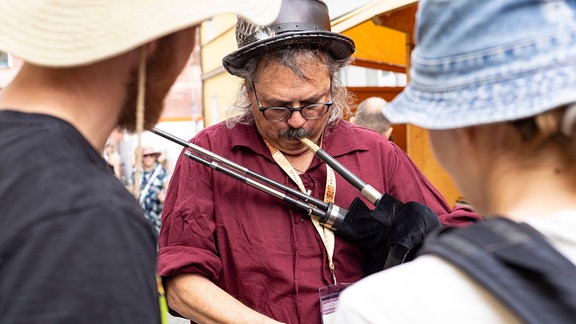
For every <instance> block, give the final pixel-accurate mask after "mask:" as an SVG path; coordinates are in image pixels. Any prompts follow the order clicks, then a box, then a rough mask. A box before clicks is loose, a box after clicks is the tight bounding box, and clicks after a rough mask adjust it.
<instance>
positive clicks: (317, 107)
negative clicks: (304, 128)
mask: <svg viewBox="0 0 576 324" xmlns="http://www.w3.org/2000/svg"><path fill="white" fill-rule="evenodd" d="M326 112H328V105H327V104H325V103H316V104H311V105H308V106H305V107H303V108H302V111H301V114H302V117H304V118H306V119H318V118H320V117H322V116H324V115H325V114H326Z"/></svg>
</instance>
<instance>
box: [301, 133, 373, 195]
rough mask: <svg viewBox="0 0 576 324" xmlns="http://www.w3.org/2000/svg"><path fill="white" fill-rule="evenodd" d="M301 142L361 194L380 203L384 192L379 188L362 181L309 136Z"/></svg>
mask: <svg viewBox="0 0 576 324" xmlns="http://www.w3.org/2000/svg"><path fill="white" fill-rule="evenodd" d="M299 140H300V142H302V143H304V144H305V145H306V146H308V148H309V149H310V150H311V151H312V152H314V154H315V155H316V156H318V157H319V158H320V159H321V160H322V161H324V162H326V164H328V165H329V166H330V167H331V168H332V169H334V170H335V171H336V172H337V173H338V174H339V175H341V176H342V177H343V178H344V179H346V181H348V182H349V183H350V184H352V185H353V186H354V187H356V189H358V190H359V191H360V194H362V196H363V197H364V198H366V199H368V201H370V202H371V203H372V204H373V205H374V206H377V205H378V201H380V198H382V194H381V193H380V192H378V190H376V189H374V187H372V186H371V185H369V184H367V183H366V182H364V181H362V179H360V178H359V177H358V176H357V175H355V174H354V173H352V171H350V170H349V169H348V168H346V167H345V166H344V165H342V164H341V163H340V162H338V161H337V160H336V159H335V158H333V157H332V156H330V154H328V153H326V151H324V150H323V149H321V148H320V147H319V146H318V145H316V144H315V143H314V142H312V141H311V140H310V139H308V138H300V139H299Z"/></svg>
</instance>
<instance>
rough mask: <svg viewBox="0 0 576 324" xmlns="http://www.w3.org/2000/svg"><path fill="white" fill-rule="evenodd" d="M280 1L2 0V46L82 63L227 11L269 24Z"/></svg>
mask: <svg viewBox="0 0 576 324" xmlns="http://www.w3.org/2000/svg"><path fill="white" fill-rule="evenodd" d="M280 4H281V2H280V1H279V0H266V1H260V0H210V1H204V0H82V1H78V0H3V1H0V21H1V23H0V51H5V52H8V53H11V54H13V55H15V56H17V57H20V58H22V59H23V60H24V61H27V62H30V63H34V64H37V65H43V66H50V67H67V66H78V65H85V64H89V63H93V62H97V61H101V60H104V59H107V58H110V57H113V56H116V55H118V54H121V53H124V52H127V51H129V50H131V49H134V48H137V47H138V46H141V45H143V44H145V43H147V42H149V41H151V40H154V39H157V38H160V37H162V36H165V35H168V34H170V33H173V32H176V31H178V30H182V29H185V28H188V27H191V26H194V25H197V24H198V23H200V22H202V21H204V20H206V19H208V18H210V17H213V16H216V15H219V14H225V13H235V14H238V15H240V16H243V17H245V18H246V19H249V20H251V21H253V22H254V23H257V24H263V25H265V24H269V23H271V22H272V21H273V20H274V19H275V18H276V16H277V14H278V11H279V10H280Z"/></svg>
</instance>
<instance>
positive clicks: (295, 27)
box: [222, 0, 355, 76]
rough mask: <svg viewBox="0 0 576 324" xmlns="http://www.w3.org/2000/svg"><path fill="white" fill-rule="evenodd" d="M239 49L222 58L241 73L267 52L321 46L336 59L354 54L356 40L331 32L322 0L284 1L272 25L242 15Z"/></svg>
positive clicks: (230, 68) (231, 69)
mask: <svg viewBox="0 0 576 324" xmlns="http://www.w3.org/2000/svg"><path fill="white" fill-rule="evenodd" d="M236 42H237V45H238V50H236V51H234V52H232V53H230V54H229V55H227V56H226V57H224V59H223V60H222V63H223V65H224V68H225V69H226V70H227V71H228V72H229V73H230V74H233V75H237V76H242V74H243V73H244V72H246V69H245V65H246V63H247V62H248V61H250V59H252V58H255V57H259V56H260V55H262V54H263V53H264V52H266V51H269V52H272V51H275V50H278V49H285V48H288V47H290V46H307V47H316V48H321V49H323V50H325V51H327V52H328V53H329V54H330V55H331V56H332V57H334V58H335V59H345V58H348V57H350V56H351V55H352V54H354V51H355V45H354V41H352V39H350V38H349V37H346V36H344V35H341V34H338V33H334V32H332V31H331V25H330V15H329V12H328V7H327V6H326V4H325V3H324V2H322V1H321V0H284V1H283V3H282V8H281V10H280V13H279V15H278V18H277V19H276V20H275V21H274V22H273V23H272V24H270V25H266V24H253V23H250V22H248V21H246V20H244V19H242V18H239V19H238V22H237V25H236Z"/></svg>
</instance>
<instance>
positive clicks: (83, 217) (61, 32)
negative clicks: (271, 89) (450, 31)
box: [0, 0, 280, 323]
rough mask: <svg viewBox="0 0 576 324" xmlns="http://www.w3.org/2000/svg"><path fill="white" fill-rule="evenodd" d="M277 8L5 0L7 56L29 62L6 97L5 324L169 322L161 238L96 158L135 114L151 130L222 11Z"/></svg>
mask: <svg viewBox="0 0 576 324" xmlns="http://www.w3.org/2000/svg"><path fill="white" fill-rule="evenodd" d="M279 9H280V3H279V1H269V0H267V1H266V2H265V3H262V2H261V1H257V0H212V1H210V3H206V2H205V1H202V0H174V1H161V0H137V1H135V0H115V1H101V0H82V1H77V0H58V1H56V0H0V21H1V22H2V23H0V51H5V52H8V53H11V54H13V55H15V56H18V57H21V58H22V59H23V60H24V62H25V63H24V65H23V66H22V68H21V69H20V71H19V72H18V74H17V75H16V76H15V78H14V80H13V81H12V82H11V83H10V84H9V85H8V86H6V87H5V88H3V89H2V90H1V91H0V155H1V156H2V159H0V179H1V180H0V277H1V278H0V321H1V322H2V323H160V322H161V320H162V315H163V314H162V313H161V309H164V308H165V306H163V307H162V308H161V305H160V301H161V299H160V294H159V290H158V281H157V276H156V273H155V272H156V240H155V235H154V233H153V230H152V227H151V226H150V224H149V223H148V222H147V221H146V219H145V217H144V212H143V210H142V209H141V208H140V207H139V206H138V203H137V202H136V200H135V199H134V197H133V196H132V195H131V194H130V193H129V192H128V191H127V190H126V189H125V188H124V186H123V185H122V183H121V182H120V181H118V179H117V178H116V177H115V176H114V174H113V173H112V172H111V170H110V168H109V167H108V164H107V163H106V161H105V160H104V158H103V157H102V156H101V155H100V152H102V151H103V149H104V146H105V143H106V140H107V139H108V137H109V135H110V133H111V132H112V130H113V129H114V128H116V127H122V128H127V129H128V130H134V129H135V128H136V122H135V119H136V118H135V115H136V114H135V112H136V111H137V110H138V111H139V112H144V117H145V118H143V120H144V121H145V122H144V124H145V127H146V128H148V127H151V126H152V125H154V124H155V123H156V122H157V121H158V117H159V115H160V113H161V111H162V101H163V99H164V97H165V95H166V94H167V92H168V90H169V89H170V87H171V85H172V84H173V82H174V81H175V80H176V78H177V76H178V74H179V73H180V71H181V69H182V68H183V67H184V65H185V63H186V62H187V60H188V59H189V57H190V53H191V51H192V48H193V46H194V45H193V44H194V37H195V29H196V28H195V26H196V25H197V24H198V23H200V22H201V21H203V20H205V19H207V18H209V17H211V16H213V15H216V14H221V13H238V14H244V15H246V16H247V17H250V18H251V19H256V21H258V22H260V23H269V22H270V21H272V19H274V18H275V16H276V15H277V12H278V10H279ZM146 76H147V77H148V78H146ZM147 81H148V82H147ZM136 98H138V99H139V100H136ZM143 98H145V100H143ZM135 102H138V104H135ZM137 107H138V109H137Z"/></svg>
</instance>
